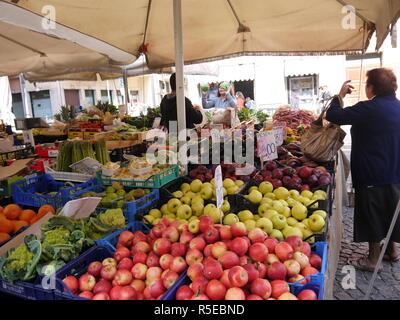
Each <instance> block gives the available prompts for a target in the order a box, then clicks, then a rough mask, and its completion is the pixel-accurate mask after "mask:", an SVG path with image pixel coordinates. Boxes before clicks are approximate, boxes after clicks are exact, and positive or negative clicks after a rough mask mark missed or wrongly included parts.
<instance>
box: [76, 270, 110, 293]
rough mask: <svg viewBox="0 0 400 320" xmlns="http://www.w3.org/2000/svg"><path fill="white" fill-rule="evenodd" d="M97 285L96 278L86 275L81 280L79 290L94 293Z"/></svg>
mask: <svg viewBox="0 0 400 320" xmlns="http://www.w3.org/2000/svg"><path fill="white" fill-rule="evenodd" d="M114 268H115V267H114ZM95 285H96V278H95V277H94V276H92V275H91V274H88V273H85V274H84V275H83V276H81V277H80V278H79V290H81V291H92V290H93V288H94V286H95Z"/></svg>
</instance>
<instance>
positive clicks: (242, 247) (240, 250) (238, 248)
mask: <svg viewBox="0 0 400 320" xmlns="http://www.w3.org/2000/svg"><path fill="white" fill-rule="evenodd" d="M230 249H231V250H232V251H233V252H235V253H236V254H237V255H238V256H239V257H241V256H243V255H245V254H246V252H247V250H248V249H249V245H248V243H247V241H246V240H245V239H244V238H235V239H233V240H232V242H231V246H230Z"/></svg>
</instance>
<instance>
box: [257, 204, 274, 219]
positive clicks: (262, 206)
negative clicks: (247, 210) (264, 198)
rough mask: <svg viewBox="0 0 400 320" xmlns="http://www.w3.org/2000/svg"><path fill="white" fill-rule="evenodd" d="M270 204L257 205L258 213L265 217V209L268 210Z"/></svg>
mask: <svg viewBox="0 0 400 320" xmlns="http://www.w3.org/2000/svg"><path fill="white" fill-rule="evenodd" d="M270 209H271V206H270V205H269V204H268V203H262V204H260V205H259V206H258V210H257V211H258V214H259V215H260V216H262V217H265V214H266V212H267V210H270Z"/></svg>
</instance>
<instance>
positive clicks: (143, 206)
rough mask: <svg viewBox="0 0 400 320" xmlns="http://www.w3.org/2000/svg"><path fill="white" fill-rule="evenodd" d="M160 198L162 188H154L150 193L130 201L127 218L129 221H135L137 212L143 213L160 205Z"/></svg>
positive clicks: (127, 206)
mask: <svg viewBox="0 0 400 320" xmlns="http://www.w3.org/2000/svg"><path fill="white" fill-rule="evenodd" d="M159 200H160V190H159V189H153V191H151V192H150V193H149V194H147V195H145V196H144V197H142V198H140V199H138V200H136V201H132V202H128V203H127V204H126V210H127V218H128V221H129V222H133V221H135V217H136V215H137V214H143V213H144V212H148V211H149V210H150V209H153V208H155V206H157V205H158V201H159Z"/></svg>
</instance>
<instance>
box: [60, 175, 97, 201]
mask: <svg viewBox="0 0 400 320" xmlns="http://www.w3.org/2000/svg"><path fill="white" fill-rule="evenodd" d="M98 186H99V185H98V184H97V180H96V179H95V178H94V179H90V180H88V181H86V182H84V183H81V184H79V185H76V186H75V187H72V188H70V189H68V201H69V200H74V199H77V198H79V196H80V195H81V194H84V193H85V192H89V191H94V190H95V189H96V187H98Z"/></svg>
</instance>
